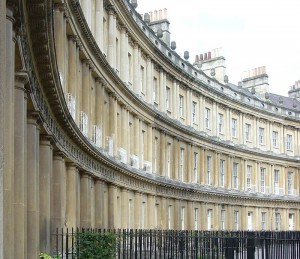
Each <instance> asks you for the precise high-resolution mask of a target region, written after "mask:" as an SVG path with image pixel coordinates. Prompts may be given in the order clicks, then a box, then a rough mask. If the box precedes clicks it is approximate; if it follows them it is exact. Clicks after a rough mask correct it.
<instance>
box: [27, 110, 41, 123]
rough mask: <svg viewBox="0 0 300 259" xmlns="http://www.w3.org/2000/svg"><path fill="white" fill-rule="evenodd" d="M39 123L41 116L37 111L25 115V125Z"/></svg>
mask: <svg viewBox="0 0 300 259" xmlns="http://www.w3.org/2000/svg"><path fill="white" fill-rule="evenodd" d="M40 122H41V114H40V112H38V111H29V112H28V113H27V123H28V124H34V125H36V126H37V125H38V124H39V123H40Z"/></svg>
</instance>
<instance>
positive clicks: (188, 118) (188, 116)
mask: <svg viewBox="0 0 300 259" xmlns="http://www.w3.org/2000/svg"><path fill="white" fill-rule="evenodd" d="M185 106H186V125H188V126H191V125H192V123H191V122H192V120H191V116H192V112H191V106H192V92H191V89H189V88H187V89H186V105H185Z"/></svg>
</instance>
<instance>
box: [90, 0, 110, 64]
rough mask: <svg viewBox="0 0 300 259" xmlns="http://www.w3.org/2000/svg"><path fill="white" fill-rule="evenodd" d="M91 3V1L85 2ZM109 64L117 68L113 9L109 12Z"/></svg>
mask: <svg viewBox="0 0 300 259" xmlns="http://www.w3.org/2000/svg"><path fill="white" fill-rule="evenodd" d="M85 1H89V0H85ZM107 58H108V63H109V64H110V65H111V67H113V68H115V67H116V12H115V10H114V9H113V8H110V9H109V10H108V48H107Z"/></svg>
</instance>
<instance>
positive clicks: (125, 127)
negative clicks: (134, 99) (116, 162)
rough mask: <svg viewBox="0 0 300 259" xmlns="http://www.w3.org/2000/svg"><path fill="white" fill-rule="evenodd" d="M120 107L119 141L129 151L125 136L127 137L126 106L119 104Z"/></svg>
mask: <svg viewBox="0 0 300 259" xmlns="http://www.w3.org/2000/svg"><path fill="white" fill-rule="evenodd" d="M121 109H122V117H121V119H122V130H121V135H122V136H121V143H122V148H124V149H125V150H126V151H127V152H129V148H128V146H127V138H128V127H129V124H128V114H127V108H126V106H125V105H122V106H121Z"/></svg>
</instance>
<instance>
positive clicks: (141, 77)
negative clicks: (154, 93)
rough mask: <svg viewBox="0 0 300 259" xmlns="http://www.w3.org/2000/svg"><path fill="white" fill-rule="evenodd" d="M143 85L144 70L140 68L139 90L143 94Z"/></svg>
mask: <svg viewBox="0 0 300 259" xmlns="http://www.w3.org/2000/svg"><path fill="white" fill-rule="evenodd" d="M144 85H145V68H144V67H143V66H141V67H140V90H141V92H142V93H144Z"/></svg>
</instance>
